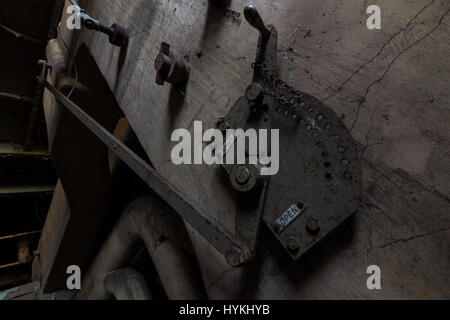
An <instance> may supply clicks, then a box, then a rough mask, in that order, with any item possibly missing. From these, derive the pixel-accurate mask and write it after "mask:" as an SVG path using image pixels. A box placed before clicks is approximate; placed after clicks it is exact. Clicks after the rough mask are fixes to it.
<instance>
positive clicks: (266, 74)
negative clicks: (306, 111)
mask: <svg viewBox="0 0 450 320" xmlns="http://www.w3.org/2000/svg"><path fill="white" fill-rule="evenodd" d="M252 69H253V70H255V71H260V72H261V73H262V76H263V78H264V82H266V83H267V82H269V81H274V82H275V83H276V85H277V87H281V88H282V89H285V90H288V91H289V93H291V94H293V95H296V96H297V97H291V98H290V99H288V98H287V97H286V96H285V95H282V94H278V93H276V92H275V91H272V90H270V89H269V88H267V87H265V88H264V93H265V94H266V95H268V96H269V97H271V98H273V99H274V100H275V101H277V102H279V103H281V104H282V105H284V106H286V107H289V108H293V107H295V106H296V105H298V104H301V103H302V99H301V97H303V93H302V92H301V91H299V90H297V89H295V88H293V87H291V86H290V85H289V84H287V83H286V82H285V81H283V80H282V79H281V78H279V77H278V76H277V74H276V72H275V71H274V70H271V69H269V68H267V65H266V64H264V63H256V62H255V63H252Z"/></svg>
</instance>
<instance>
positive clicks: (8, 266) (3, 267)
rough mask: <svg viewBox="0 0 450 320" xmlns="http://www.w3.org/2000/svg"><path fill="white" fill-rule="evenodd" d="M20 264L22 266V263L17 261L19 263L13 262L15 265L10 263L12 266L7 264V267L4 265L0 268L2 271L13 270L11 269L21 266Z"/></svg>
mask: <svg viewBox="0 0 450 320" xmlns="http://www.w3.org/2000/svg"><path fill="white" fill-rule="evenodd" d="M20 264H21V263H20V262H19V261H17V262H13V263H10V264H5V265H3V266H0V269H6V268H11V267H15V266H18V265H20Z"/></svg>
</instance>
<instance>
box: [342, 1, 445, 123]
mask: <svg viewBox="0 0 450 320" xmlns="http://www.w3.org/2000/svg"><path fill="white" fill-rule="evenodd" d="M449 12H450V9H449V10H447V11H446V12H445V13H444V14H443V15H442V16H441V17H440V19H439V21H438V23H437V24H436V25H435V26H434V27H433V28H432V29H431V30H430V31H428V32H427V33H426V34H425V35H424V36H422V37H421V38H419V39H418V40H416V41H414V43H412V44H411V45H409V46H408V47H406V48H405V49H403V50H402V51H401V52H400V53H399V54H398V55H397V56H396V57H395V58H394V59H392V61H391V62H390V63H389V64H388V66H387V68H386V70H385V71H384V72H383V74H382V75H381V76H380V77H379V78H378V79H377V80H375V81H373V82H372V83H370V84H369V85H368V86H367V88H366V91H365V93H364V96H363V97H361V99H360V101H359V103H358V105H357V107H356V115H355V120H354V121H353V123H352V125H351V126H350V129H349V130H353V128H354V127H355V125H356V123H357V122H358V119H359V113H360V110H361V106H362V105H363V104H364V103H365V102H366V98H367V95H368V94H369V92H370V89H371V88H372V87H373V86H374V85H375V84H377V83H379V82H381V81H382V80H383V79H384V77H385V76H386V75H387V74H388V72H389V71H390V70H391V67H392V65H393V64H394V63H395V62H396V61H397V59H399V58H400V57H401V56H402V55H403V54H405V53H406V52H407V51H408V50H410V49H411V48H413V47H415V46H416V45H417V44H419V43H420V42H422V41H423V40H425V39H426V38H427V37H428V36H430V35H431V34H432V33H433V32H435V31H436V30H437V29H438V28H439V27H440V25H441V24H442V22H443V20H444V18H445V17H446V16H447V14H448V13H449Z"/></svg>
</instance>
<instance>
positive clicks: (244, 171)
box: [234, 166, 250, 185]
mask: <svg viewBox="0 0 450 320" xmlns="http://www.w3.org/2000/svg"><path fill="white" fill-rule="evenodd" d="M234 176H235V179H236V182H237V183H239V184H240V185H244V184H246V183H247V182H248V181H249V180H250V170H248V168H247V167H244V166H239V167H237V168H236V169H235V173H234Z"/></svg>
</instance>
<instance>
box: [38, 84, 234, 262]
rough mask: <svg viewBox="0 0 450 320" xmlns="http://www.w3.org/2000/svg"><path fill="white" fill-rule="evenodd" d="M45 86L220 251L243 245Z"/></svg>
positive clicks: (92, 121)
mask: <svg viewBox="0 0 450 320" xmlns="http://www.w3.org/2000/svg"><path fill="white" fill-rule="evenodd" d="M40 81H42V83H43V84H44V85H45V87H46V88H47V89H48V90H49V91H50V92H51V93H52V94H53V95H54V96H55V98H56V100H58V101H59V102H60V103H61V104H62V105H63V106H64V107H66V108H67V109H68V110H69V111H70V112H71V113H72V114H73V115H74V116H75V117H77V118H78V120H80V121H81V122H82V123H83V124H84V125H85V126H86V127H87V128H88V129H89V130H91V131H92V132H93V133H94V134H95V135H96V136H97V137H98V138H99V139H100V140H101V141H102V142H103V143H104V144H106V145H107V146H108V147H109V148H110V149H111V150H112V151H113V152H114V153H115V154H116V155H117V156H118V157H119V158H120V159H121V160H122V161H123V162H125V163H126V164H127V165H128V166H129V167H130V169H132V170H133V171H134V172H135V173H136V174H137V175H138V176H139V177H140V178H141V179H142V180H144V182H146V183H147V184H148V186H149V187H150V188H151V189H152V190H153V191H154V192H155V193H156V194H158V195H159V196H160V197H161V198H162V200H164V201H165V202H167V204H168V205H169V206H170V207H172V209H174V210H175V211H176V212H177V213H178V214H179V215H180V217H181V218H182V219H183V220H185V221H186V222H187V223H189V224H190V225H191V226H192V227H193V228H194V229H195V230H196V231H197V232H198V233H199V234H200V235H201V236H202V237H204V238H205V239H206V240H208V241H209V242H210V243H211V244H212V245H213V246H214V247H215V248H216V249H217V250H218V251H219V252H220V253H222V254H224V255H225V254H226V252H227V250H228V249H230V248H232V247H239V248H243V246H242V245H241V244H239V243H238V242H237V240H235V239H233V236H232V235H231V234H230V233H229V232H228V231H226V230H225V229H224V228H223V227H222V226H220V225H219V224H217V223H214V224H213V223H212V222H211V221H209V220H208V219H207V218H206V217H205V216H203V215H202V214H201V211H200V209H199V208H197V206H196V205H195V204H194V203H192V202H191V201H190V200H189V199H187V198H186V197H185V196H183V195H182V193H181V192H180V191H179V190H177V189H176V188H175V186H173V185H172V184H171V183H170V182H169V181H168V180H167V179H166V178H164V177H163V176H162V175H160V174H159V173H158V172H156V171H155V170H154V169H153V168H152V167H151V166H150V165H149V164H148V163H146V162H145V161H144V160H142V159H141V158H140V157H138V156H137V155H136V154H135V153H134V152H133V151H131V150H130V149H129V148H128V147H127V146H126V145H124V144H123V143H122V142H121V141H120V140H118V139H117V138H116V137H115V136H114V135H112V134H111V133H110V132H108V131H107V130H106V129H105V128H103V127H102V126H101V125H100V124H99V123H98V122H97V121H95V120H94V119H93V118H92V117H91V116H89V115H88V114H87V113H86V112H84V111H83V110H82V109H81V108H80V107H78V106H77V105H76V104H75V103H73V102H72V101H71V100H69V99H68V98H67V97H66V96H65V95H64V94H62V93H61V92H60V91H59V90H58V89H56V88H55V87H53V86H52V85H51V84H50V83H49V82H48V81H47V80H45V79H43V78H40Z"/></svg>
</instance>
